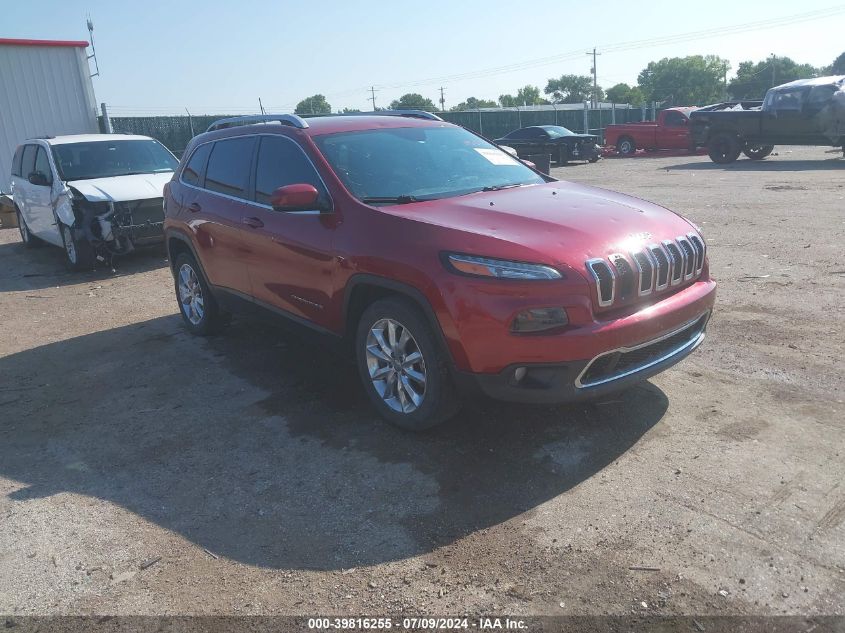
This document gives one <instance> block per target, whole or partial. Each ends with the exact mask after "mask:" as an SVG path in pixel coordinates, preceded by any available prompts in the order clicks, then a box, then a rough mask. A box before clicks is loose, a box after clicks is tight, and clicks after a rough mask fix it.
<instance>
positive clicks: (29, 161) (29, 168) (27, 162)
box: [21, 145, 38, 178]
mask: <svg viewBox="0 0 845 633" xmlns="http://www.w3.org/2000/svg"><path fill="white" fill-rule="evenodd" d="M37 149H38V146H37V145H27V146H25V147H24V150H23V159H22V160H21V175H22V176H23V177H24V178H29V175H30V174H31V173H32V172H34V171H35V150H37Z"/></svg>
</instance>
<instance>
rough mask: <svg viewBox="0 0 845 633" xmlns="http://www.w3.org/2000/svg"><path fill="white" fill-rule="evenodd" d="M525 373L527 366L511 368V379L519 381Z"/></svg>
mask: <svg viewBox="0 0 845 633" xmlns="http://www.w3.org/2000/svg"><path fill="white" fill-rule="evenodd" d="M527 373H528V368H527V367H517V368H516V369H514V370H513V379H514V380H515V381H516V382H519V381H520V380H522V379H523V378H525V374H527Z"/></svg>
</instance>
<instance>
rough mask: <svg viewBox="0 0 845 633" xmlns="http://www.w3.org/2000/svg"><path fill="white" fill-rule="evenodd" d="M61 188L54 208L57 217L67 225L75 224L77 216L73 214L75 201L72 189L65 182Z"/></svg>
mask: <svg viewBox="0 0 845 633" xmlns="http://www.w3.org/2000/svg"><path fill="white" fill-rule="evenodd" d="M60 187H61V189H60V191H59V195H58V196H57V197H56V202H55V204H54V205H53V210H54V212H55V214H56V219H57V220H58V221H59V222H61V223H62V224H64V225H66V226H73V224H74V222H76V216H75V215H74V214H73V202H72V201H71V199H72V196H71V193H70V189H69V188H68V186H67V185H65V184H64V183H61V185H60Z"/></svg>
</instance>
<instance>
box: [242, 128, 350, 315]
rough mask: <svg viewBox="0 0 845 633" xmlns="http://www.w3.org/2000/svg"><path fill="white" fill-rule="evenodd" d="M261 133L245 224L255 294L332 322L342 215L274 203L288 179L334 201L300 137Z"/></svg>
mask: <svg viewBox="0 0 845 633" xmlns="http://www.w3.org/2000/svg"><path fill="white" fill-rule="evenodd" d="M260 139H261V140H260V145H259V147H258V154H257V160H256V167H255V177H254V181H255V193H254V198H253V200H254V202H255V206H253V207H252V208H251V209H250V210H249V214H248V217H247V218H246V219H245V221H246V224H245V228H244V235H245V240H246V243H247V248H248V250H249V258H248V268H249V275H250V279H251V281H252V293H253V296H254V297H255V298H256V299H257V300H258V301H259V302H261V303H263V304H265V305H268V306H272V307H274V308H278V309H281V310H283V311H285V312H287V313H290V314H293V315H295V316H297V317H300V318H303V319H307V320H308V321H310V322H313V323H316V324H317V325H320V326H322V327H328V326H329V323H328V318H329V317H328V316H327V312H329V311H330V310H329V309H328V308H329V302H330V301H331V296H332V289H333V284H334V267H335V261H336V260H335V257H334V254H333V252H332V244H333V241H334V239H333V238H334V231H335V227H336V225H337V216H336V214H335V213H333V212H320V211H319V210H318V209H307V210H303V211H275V210H274V209H273V207H272V206H271V204H270V196H271V194H272V193H273V191H274V190H275V189H277V188H278V187H282V186H285V185H294V184H309V185H313V186H314V187H315V188H316V189H317V191H319V192H320V198H321V201H322V202H323V204H324V205H326V206H329V205H330V200H329V194H328V191H327V190H326V186H325V184H324V183H323V181H322V179H321V178H320V176H319V174H318V173H317V170H316V169H315V168H314V165H313V164H312V162H311V160H310V159H309V158H308V156H307V155H306V154H305V152H304V151H303V150H302V148H301V147H300V146H299V145H298V144H297V143H296V141H294V140H293V139H290V138H288V137H285V136H279V135H265V136H261V137H260Z"/></svg>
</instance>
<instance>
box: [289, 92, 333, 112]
mask: <svg viewBox="0 0 845 633" xmlns="http://www.w3.org/2000/svg"><path fill="white" fill-rule="evenodd" d="M331 111H332V107H331V106H330V105H329V102H328V101H326V98H325V97H324V96H323V95H314V96H313V97H308V98H306V99H303V100H302V101H300V102H299V103H297V104H296V109H295V110H294V112H295V113H296V114H331Z"/></svg>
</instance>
